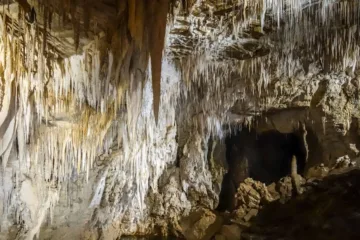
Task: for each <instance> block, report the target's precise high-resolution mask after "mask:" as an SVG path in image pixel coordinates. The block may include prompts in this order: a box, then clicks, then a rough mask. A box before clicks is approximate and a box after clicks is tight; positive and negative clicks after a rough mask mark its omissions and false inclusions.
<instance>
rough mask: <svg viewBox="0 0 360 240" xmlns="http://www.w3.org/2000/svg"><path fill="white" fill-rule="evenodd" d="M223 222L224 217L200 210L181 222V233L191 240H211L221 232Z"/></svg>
mask: <svg viewBox="0 0 360 240" xmlns="http://www.w3.org/2000/svg"><path fill="white" fill-rule="evenodd" d="M222 222H223V219H222V217H220V216H217V215H216V214H215V213H213V212H211V211H209V210H206V209H199V210H197V211H195V212H193V213H191V214H190V215H189V216H188V217H185V218H184V219H182V220H181V223H180V226H181V232H182V234H183V235H184V236H185V238H186V239H189V240H196V239H203V240H209V239H211V237H212V236H213V235H214V234H215V233H216V232H217V231H219V230H220V228H221V226H222Z"/></svg>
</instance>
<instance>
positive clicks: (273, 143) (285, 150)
mask: <svg viewBox="0 0 360 240" xmlns="http://www.w3.org/2000/svg"><path fill="white" fill-rule="evenodd" d="M293 155H295V156H296V159H297V171H298V173H299V174H303V172H304V168H305V162H306V159H305V158H306V150H305V148H304V143H303V141H302V140H301V136H300V135H299V134H298V133H289V134H283V133H280V132H278V131H275V130H271V131H266V132H262V133H257V132H256V131H255V130H254V129H251V130H248V129H242V130H241V131H238V132H237V133H236V134H234V135H232V136H228V137H227V139H226V160H227V163H228V166H229V168H228V169H229V170H228V172H227V174H225V176H224V179H223V183H222V189H221V193H220V202H219V205H218V210H219V211H225V210H232V209H233V208H234V204H235V203H234V196H235V193H236V190H237V188H238V186H239V184H240V183H241V182H242V181H244V180H245V179H246V178H248V177H250V178H252V179H254V180H257V181H260V182H263V183H265V184H270V183H272V182H276V181H278V180H279V179H280V178H282V177H285V176H287V175H289V174H290V172H291V159H292V156H293Z"/></svg>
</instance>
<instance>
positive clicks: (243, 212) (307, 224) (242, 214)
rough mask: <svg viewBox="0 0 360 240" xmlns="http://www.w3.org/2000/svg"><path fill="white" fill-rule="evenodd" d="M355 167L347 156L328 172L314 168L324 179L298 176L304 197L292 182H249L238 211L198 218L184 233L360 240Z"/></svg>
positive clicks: (226, 239) (264, 239)
mask: <svg viewBox="0 0 360 240" xmlns="http://www.w3.org/2000/svg"><path fill="white" fill-rule="evenodd" d="M355 164H356V162H355V161H350V159H349V158H348V157H346V156H345V157H342V158H339V159H338V161H337V164H336V165H335V166H333V167H332V168H329V169H326V171H324V169H323V168H324V166H317V167H314V169H317V170H319V169H320V170H321V171H318V172H320V173H321V174H322V177H319V176H318V177H316V178H315V177H314V176H315V175H314V174H313V175H309V176H311V177H309V178H306V179H305V178H303V177H301V176H300V175H298V181H299V182H300V186H301V190H302V193H301V194H298V193H297V192H296V191H295V189H294V184H293V182H292V178H291V177H290V176H287V177H284V178H282V179H280V180H279V181H278V182H276V183H272V184H270V185H267V186H266V185H265V184H263V183H261V182H259V181H255V180H253V179H251V178H247V179H245V181H244V182H242V183H240V185H239V187H238V190H237V193H236V195H235V201H236V209H235V210H234V211H232V212H231V213H229V212H225V213H215V212H212V213H211V212H207V214H203V215H204V216H206V217H204V218H202V217H200V215H197V219H196V220H194V222H193V223H192V224H191V225H189V226H188V227H187V229H184V231H185V232H186V233H187V235H190V233H191V232H192V231H193V232H192V233H191V234H192V236H195V235H196V234H198V235H199V234H200V233H203V234H202V235H201V236H202V237H201V238H196V239H204V240H205V239H216V240H235V239H249V240H250V239H251V240H272V239H274V240H275V239H279V240H280V239H284V240H287V239H289V240H292V239H294V240H297V239H299V240H300V239H301V240H302V239H319V240H321V239H324V240H325V239H326V240H332V239H334V240H335V239H359V237H360V228H359V227H360V204H359V201H358V199H359V197H360V169H359V168H356V167H355ZM324 172H326V174H324ZM204 211H205V210H204ZM205 212H206V211H205ZM209 216H211V218H210V219H213V220H214V219H222V226H220V225H219V224H216V227H215V226H214V224H213V222H214V221H213V222H211V223H209V224H205V222H206V219H207V218H209ZM217 223H219V222H217ZM201 227H203V228H204V229H201ZM205 233H206V234H205ZM209 233H212V236H210V235H211V234H209ZM199 236H200V235H199ZM185 237H186V236H185ZM191 239H195V238H191Z"/></svg>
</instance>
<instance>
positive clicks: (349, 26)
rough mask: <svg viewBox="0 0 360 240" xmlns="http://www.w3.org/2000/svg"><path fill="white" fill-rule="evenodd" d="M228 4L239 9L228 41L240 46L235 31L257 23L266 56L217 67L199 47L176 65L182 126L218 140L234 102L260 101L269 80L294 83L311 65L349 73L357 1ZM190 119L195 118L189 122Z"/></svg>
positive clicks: (356, 55)
mask: <svg viewBox="0 0 360 240" xmlns="http://www.w3.org/2000/svg"><path fill="white" fill-rule="evenodd" d="M199 2H201V1H199ZM199 2H198V3H199ZM230 4H233V5H234V6H242V8H239V9H242V10H243V11H240V12H236V11H237V9H238V8H235V10H233V11H235V13H237V14H240V15H242V17H241V18H236V19H237V21H233V23H232V24H233V27H231V28H230V29H232V31H233V32H232V36H230V38H235V39H237V38H239V41H240V40H241V38H242V37H243V36H242V35H240V36H239V31H241V30H242V29H246V26H248V27H251V26H249V25H250V24H253V23H254V22H256V21H257V22H258V23H259V24H260V26H261V30H262V29H263V28H264V27H266V29H267V32H266V33H265V35H264V37H263V38H262V39H261V40H260V41H261V42H262V43H263V44H265V45H267V46H270V47H271V51H270V53H269V54H268V55H266V56H263V57H256V56H255V57H254V58H252V59H249V60H241V61H239V60H231V59H228V60H224V61H218V60H214V58H213V56H212V55H211V54H213V52H210V53H208V52H207V51H206V49H205V50H204V49H203V47H204V46H202V45H201V44H199V45H198V46H197V47H196V49H197V51H195V53H196V54H192V55H190V56H188V57H186V58H183V59H180V60H179V61H178V62H177V64H178V67H179V69H180V71H181V73H182V80H183V82H182V91H181V104H182V106H181V107H180V108H179V109H182V113H181V115H182V116H183V118H182V121H190V122H191V121H195V122H196V124H197V125H199V122H200V125H201V126H206V128H208V129H210V131H211V132H213V133H214V134H215V135H219V134H220V135H222V133H221V131H219V130H218V129H219V127H218V126H219V125H222V124H226V123H227V122H228V121H229V119H228V115H227V114H225V113H226V112H227V111H228V110H229V109H230V108H231V107H232V106H233V104H234V103H235V101H237V100H241V99H243V100H245V99H246V98H247V99H253V100H254V101H255V99H256V98H257V101H262V100H261V99H262V97H263V96H266V94H267V91H268V86H269V85H270V83H271V82H272V80H273V79H276V80H279V79H280V80H281V79H284V80H287V79H289V78H291V77H296V76H297V74H298V73H299V70H302V71H303V72H304V73H305V75H306V74H307V72H308V71H309V66H310V65H314V64H315V65H316V67H317V68H320V69H322V70H323V71H324V72H325V73H326V72H329V71H344V70H347V71H348V70H349V69H350V70H351V71H355V69H356V66H357V65H358V63H357V62H358V58H359V48H358V42H359V37H360V35H359V34H360V32H359V31H358V26H359V18H360V17H359V16H360V15H359V13H360V2H359V1H337V0H323V1H311V0H301V1H297V0H280V1H278V0H260V1H245V0H240V1H233V3H230ZM220 5H221V3H220ZM195 7H196V6H195ZM259 13H260V14H259ZM230 14H234V12H231V13H230ZM213 17H214V18H216V17H217V16H215V15H214V16H213ZM220 24H222V23H221V22H220ZM223 25H224V24H222V25H221V26H222V27H224V26H225V25H224V26H223ZM270 29H272V30H270ZM225 37H226V36H225ZM235 41H236V40H235ZM212 45H214V46H216V43H213V44H212ZM220 45H221V44H220ZM190 96H191V97H190ZM265 105H266V104H265ZM263 110H266V109H258V111H259V112H261V111H263ZM188 116H192V117H191V118H188ZM194 116H199V117H197V118H196V120H194V119H195V117H194ZM204 116H205V117H204ZM206 116H208V117H206ZM213 119H217V121H214V120H213ZM244 121H248V120H247V119H246V118H244ZM220 129H221V128H220Z"/></svg>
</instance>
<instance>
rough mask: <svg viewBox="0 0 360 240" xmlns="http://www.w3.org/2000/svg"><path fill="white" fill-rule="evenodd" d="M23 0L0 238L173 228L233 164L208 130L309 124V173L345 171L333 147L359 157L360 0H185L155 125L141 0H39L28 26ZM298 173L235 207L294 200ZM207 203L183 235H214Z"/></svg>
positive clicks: (8, 41) (9, 84)
mask: <svg viewBox="0 0 360 240" xmlns="http://www.w3.org/2000/svg"><path fill="white" fill-rule="evenodd" d="M13 2H14V1H7V2H6V4H8V3H11V4H10V6H9V8H7V6H5V7H3V8H1V12H0V14H1V15H2V20H1V33H2V34H1V35H2V38H1V44H0V50H1V59H0V60H1V61H0V62H1V66H0V81H1V85H0V89H1V91H0V97H1V108H0V125H1V126H0V133H1V134H0V135H1V144H0V146H1V152H0V153H1V154H0V155H1V156H2V158H1V161H2V165H3V167H2V168H1V173H0V176H1V185H0V190H1V191H0V224H1V225H0V227H1V229H0V238H3V239H29V240H30V239H31V240H32V239H33V237H34V236H35V235H37V234H39V238H40V239H54V240H56V239H61V238H64V237H66V238H68V239H81V238H83V239H116V238H118V237H119V236H120V235H121V234H153V233H161V234H167V233H174V234H179V233H181V229H182V228H181V226H180V224H179V222H180V220H181V219H182V217H184V216H185V217H186V216H187V215H189V214H190V216H191V214H192V212H196V211H198V210H199V207H200V206H201V207H207V208H210V209H214V208H215V207H216V206H217V204H218V201H219V192H220V189H219V188H220V187H219V186H221V180H222V176H223V175H224V173H225V172H226V166H225V165H226V164H224V162H225V161H223V160H224V156H223V155H221V154H220V156H218V155H217V150H216V146H215V148H214V145H211V144H209V142H211V141H209V139H212V141H213V142H217V141H221V140H223V138H224V136H226V135H227V134H229V132H231V130H233V128H235V127H238V126H243V124H244V125H245V126H246V127H251V126H253V127H255V128H256V129H257V130H258V131H266V130H269V129H270V130H277V131H279V132H282V133H291V132H294V131H299V126H305V130H306V133H307V134H306V136H305V132H302V133H301V134H303V135H302V136H304V138H305V139H306V141H304V142H306V143H307V146H308V154H309V156H308V165H307V168H308V170H307V172H309V174H310V175H312V174H313V173H311V168H312V167H314V166H315V167H316V166H321V164H324V166H323V167H322V166H321V167H322V168H324V169H325V168H328V169H332V170H331V171H333V173H334V174H335V173H336V174H338V173H341V171H339V169H341V168H342V167H343V166H344V165H345V166H348V165H349V163H348V162H347V161H345V162H337V159H338V158H339V157H342V156H344V155H346V154H347V155H348V156H349V157H350V158H351V159H354V158H355V157H356V156H358V153H359V150H358V148H359V133H360V129H359V118H360V112H359V109H358V106H359V99H360V95H359V94H360V93H359V88H360V84H359V72H358V66H357V59H358V50H357V49H358V47H357V45H358V42H359V31H357V28H358V20H359V19H358V18H359V14H358V12H359V3H358V1H340V2H339V3H336V4H331V3H329V4H324V5H323V4H315V5H309V6H308V5H306V4H307V3H308V2H307V1H305V0H304V1H286V4H285V3H284V2H283V1H266V3H268V5H266V6H263V3H264V1H262V0H261V1H237V0H236V1H212V0H197V1H181V2H182V3H186V5H187V6H186V7H185V9H183V10H179V8H177V7H175V10H176V11H175V13H174V14H175V15H174V22H173V25H172V24H171V23H169V24H168V30H169V35H168V37H167V43H166V45H167V46H166V48H165V52H166V54H167V57H168V58H170V59H172V60H173V63H171V64H166V63H164V66H163V79H162V82H161V102H162V105H161V107H160V112H159V118H158V119H157V122H156V121H155V118H154V116H153V115H152V105H153V102H152V99H154V98H153V96H154V95H153V91H152V90H151V89H152V87H151V84H150V79H148V77H147V75H150V74H149V73H150V72H149V71H147V68H148V66H147V62H148V59H149V55H148V51H149V49H147V48H148V47H149V46H148V44H143V43H144V42H143V40H144V41H145V40H147V39H148V37H149V36H145V35H143V32H142V30H144V31H145V29H147V30H148V29H150V28H146V27H145V26H144V25H143V23H145V22H149V23H150V22H152V21H148V20H149V19H148V18H146V17H149V16H143V15H142V14H141V12H142V11H144V9H145V8H144V6H146V5H143V3H144V1H141V0H136V1H115V0H114V1H112V0H106V1H76V3H77V4H82V6H78V5H72V4H71V3H70V2H71V1H52V4H53V5H54V6H52V8H50V10H51V11H54V14H53V17H54V19H53V24H51V26H47V27H45V24H46V21H45V18H46V14H48V16H47V17H49V16H50V14H49V13H50V12H51V11H48V10H49V9H47V8H46V6H45V8H44V6H41V5H38V4H37V3H44V2H46V1H43V2H40V1H29V3H31V4H32V5H34V7H35V11H36V12H37V16H38V22H36V23H34V24H29V23H27V22H26V21H24V19H23V15H22V14H21V11H20V14H19V11H18V9H19V8H18V6H17V4H16V3H13ZM89 2H91V3H92V4H89V5H87V4H84V3H89ZM151 2H154V1H151ZM156 2H157V1H156ZM321 2H325V0H324V1H321ZM326 2H328V1H326ZM63 3H66V4H63ZM134 3H136V4H135V5H132V4H134ZM148 3H150V2H149V1H148ZM279 3H280V4H279ZM283 3H284V4H283ZM1 4H4V1H1ZM294 4H295V5H294ZM297 4H298V5H297ZM177 5H181V4H180V1H178V2H177ZM283 5H284V6H285V5H286V8H287V9H290V10H289V11H288V12H291V14H284V12H283V11H280V8H281V7H284V6H283ZM87 6H90V7H91V9H86V7H87ZM304 6H306V7H304ZM338 6H339V7H338ZM322 7H323V8H322ZM334 9H335V10H336V11H335V10H334ZM339 9H341V10H339ZM145 10H151V9H148V8H146V9H145ZM337 10H339V11H343V12H339V11H337ZM3 11H5V12H3ZM57 11H60V13H59V12H57ZM186 11H188V12H187V13H186ZM89 12H91V13H92V14H91V15H90V16H88V17H89V19H87V13H89ZM314 12H315V13H316V16H314V15H312V14H313V13H314ZM104 13H106V14H104ZM136 14H138V15H136ZM5 15H6V16H5ZM62 15H64V16H62ZM300 16H301V18H300ZM63 17H64V22H63V21H62V18H63ZM127 17H129V18H130V19H131V20H134V21H128V19H126V18H127ZM277 19H279V20H280V21H281V23H283V24H284V25H282V26H281V28H278V26H276V25H277V24H280V22H277ZM311 19H316V20H315V22H312V21H310V20H311ZM48 20H49V19H48ZM87 20H89V21H87ZM298 20H299V21H298ZM61 22H63V23H61ZM50 23H51V21H50ZM294 23H296V24H294ZM87 25H88V26H87ZM50 27H51V28H50ZM44 28H45V29H46V28H47V29H48V31H47V32H45V35H44ZM86 28H89V29H86ZM137 29H139V31H137ZM160 30H164V29H160ZM150 32H151V31H150ZM9 36H11V37H9ZM14 36H15V37H18V38H13V37H14ZM44 36H45V37H44ZM17 40H19V41H18V42H17ZM329 41H331V43H329ZM45 42H46V44H45ZM335 42H336V44H332V43H335ZM109 49H111V51H109ZM161 50H162V49H161ZM75 53H78V54H79V55H74V54H75ZM21 56H23V57H24V56H25V57H26V58H21ZM243 60H244V61H243ZM169 65H171V66H169ZM172 65H175V66H176V68H174V67H173V66H172ZM15 103H17V104H18V105H16V106H17V107H16V108H15V107H14V106H15ZM15 110H16V111H15ZM15 119H16V121H15ZM216 145H217V146H220V145H221V144H220V145H218V144H216ZM220 148H221V147H220ZM222 149H223V148H222ZM350 163H351V162H350ZM44 169H45V170H44ZM321 171H323V170H321ZM329 171H330V170H329ZM313 175H314V174H313ZM318 176H319V175H317V173H316V174H315V177H318ZM320 176H323V173H322V172H321V173H320ZM344 181H346V180H344ZM314 184H316V181H315V183H314ZM354 184H356V182H354ZM290 186H291V187H292V184H291V179H289V178H286V179H283V181H282V183H281V184H280V185H279V186H276V187H274V186H272V188H271V190H270V189H269V188H268V189H269V190H266V188H265V187H264V186H263V185H262V184H260V183H256V182H248V183H246V185H244V186H240V188H241V194H240V195H239V196H238V198H239V202H241V203H242V204H245V206H244V207H239V208H238V209H237V210H236V214H235V215H237V216H239V218H241V219H242V220H244V221H248V222H246V223H241V224H244V225H246V224H248V223H249V222H251V221H252V220H253V218H254V216H255V215H256V213H257V211H258V209H259V208H260V206H262V203H263V202H268V201H272V198H273V199H278V198H280V199H286V200H288V199H289V197H290V196H292V195H291V191H292V190H291V189H292V188H291V187H290ZM279 189H280V190H279ZM343 189H345V187H342V190H341V191H339V192H338V193H339V194H340V195H341V194H346V192H343ZM331 196H332V195H331ZM325 202H326V201H325ZM329 204H330V203H329ZM339 204H344V203H343V202H339ZM350 210H353V209H350ZM355 210H356V209H355ZM355 210H354V211H355ZM204 211H205V212H204V213H203V214H202V216H204V218H199V219H197V220H196V224H197V225H196V224H195V226H197V227H198V228H197V230H196V231H195V230H193V229H190V230H188V231H185V232H187V233H186V234H187V235H190V236H191V237H199V238H200V237H206V238H207V237H208V236H209V235H214V234H215V232H211V234H208V233H207V231H206V229H208V227H209V223H215V222H216V221H217V218H218V217H217V216H216V215H215V214H214V213H213V212H211V211H210V210H204ZM355 212H356V211H355ZM349 216H352V217H354V218H355V219H356V214H355V215H354V214H353V215H351V214H349ZM202 219H203V220H202ZM334 221H335V222H336V221H339V220H338V219H335V220H334ZM331 224H332V223H331ZM331 224H330V226H333V225H331ZM334 225H336V224H334ZM340 225H341V226H343V227H344V229H345V230H346V227H345V226H346V224H342V223H340ZM316 227H318V226H316ZM342 229H343V228H342ZM185 232H183V234H184V235H185ZM194 234H197V235H196V236H194ZM242 236H244V238H245V236H246V235H243V234H242Z"/></svg>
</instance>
